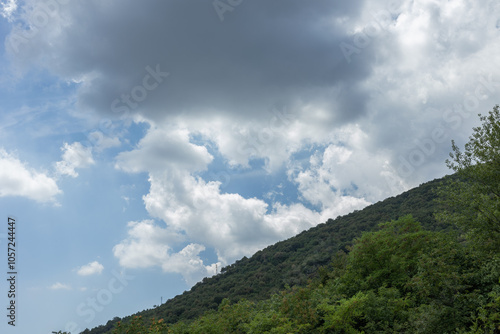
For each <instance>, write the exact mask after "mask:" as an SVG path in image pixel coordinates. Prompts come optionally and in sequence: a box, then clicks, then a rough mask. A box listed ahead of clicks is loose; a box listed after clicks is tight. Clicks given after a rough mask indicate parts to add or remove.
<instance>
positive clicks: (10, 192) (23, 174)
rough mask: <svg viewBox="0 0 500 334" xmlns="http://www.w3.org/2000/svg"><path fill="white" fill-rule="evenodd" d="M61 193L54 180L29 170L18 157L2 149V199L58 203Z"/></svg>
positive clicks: (0, 176) (0, 162)
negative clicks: (58, 195)
mask: <svg viewBox="0 0 500 334" xmlns="http://www.w3.org/2000/svg"><path fill="white" fill-rule="evenodd" d="M60 193H61V190H60V189H59V188H58V186H57V184H56V181H55V180H54V179H53V178H51V177H49V176H48V175H47V174H44V173H40V172H37V171H35V170H33V169H31V168H28V167H27V165H26V164H25V163H23V162H21V161H20V160H19V159H18V158H17V157H14V156H13V155H11V154H9V153H7V152H6V151H5V150H4V149H0V197H6V196H21V197H26V198H30V199H33V200H35V201H37V202H53V203H56V200H55V196H56V195H57V194H60Z"/></svg>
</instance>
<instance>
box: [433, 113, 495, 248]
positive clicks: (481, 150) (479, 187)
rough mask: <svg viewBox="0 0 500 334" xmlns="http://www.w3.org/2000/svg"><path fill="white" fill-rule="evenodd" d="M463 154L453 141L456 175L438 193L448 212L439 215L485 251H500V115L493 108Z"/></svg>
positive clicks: (481, 117) (453, 165) (452, 166)
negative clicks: (457, 227)
mask: <svg viewBox="0 0 500 334" xmlns="http://www.w3.org/2000/svg"><path fill="white" fill-rule="evenodd" d="M479 117H480V120H481V121H482V122H483V124H482V126H481V127H476V128H474V129H473V130H474V133H473V135H472V136H471V137H470V138H469V142H468V143H466V144H465V149H464V151H463V152H462V151H461V150H460V148H459V147H458V146H457V145H456V144H455V142H454V141H452V148H453V152H452V153H450V158H451V160H447V161H446V163H447V165H448V167H449V168H451V169H452V170H454V171H455V172H456V175H457V177H456V178H453V179H450V180H449V182H448V184H447V185H446V186H445V187H443V188H442V190H441V192H442V193H443V194H445V195H446V196H442V198H443V199H444V201H443V202H444V204H445V205H446V206H447V207H448V210H447V211H445V212H443V213H441V214H439V215H438V218H439V219H440V220H441V221H444V222H450V223H453V224H456V225H457V226H459V227H460V228H462V229H463V231H464V232H465V234H466V236H467V238H468V239H469V240H470V241H472V242H474V243H475V244H476V245H477V246H480V248H483V249H485V250H491V251H495V252H498V251H500V111H499V106H498V105H497V106H495V107H494V108H493V110H492V111H490V112H489V114H488V116H481V115H479Z"/></svg>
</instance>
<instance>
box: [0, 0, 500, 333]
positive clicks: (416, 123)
mask: <svg viewBox="0 0 500 334" xmlns="http://www.w3.org/2000/svg"><path fill="white" fill-rule="evenodd" d="M0 10H1V17H0V37H1V39H2V41H3V43H0V220H2V221H4V223H3V224H2V225H1V226H2V227H0V234H2V233H4V236H5V233H6V231H7V218H8V217H9V215H12V216H14V217H16V219H17V226H18V229H17V238H18V239H17V241H18V244H17V248H18V249H17V253H18V255H17V261H18V272H19V275H18V288H17V289H18V300H17V306H18V309H17V312H18V313H17V315H18V318H17V320H16V321H17V323H16V327H15V328H12V327H11V326H9V325H7V321H6V319H5V315H4V316H3V319H4V320H3V321H2V322H1V323H0V331H1V332H2V333H50V332H51V331H57V330H66V331H71V332H72V333H73V334H74V333H79V332H80V331H82V330H84V329H85V328H92V327H95V326H97V325H100V324H104V323H105V322H106V321H107V320H109V319H112V318H113V317H115V316H120V317H122V316H126V315H129V314H132V313H135V312H136V311H140V310H143V309H147V308H151V307H153V305H157V304H159V303H160V300H161V298H162V297H163V301H165V300H166V299H168V298H172V297H173V296H175V295H177V294H180V293H182V292H183V291H184V290H187V289H190V287H191V286H192V285H193V284H195V283H196V282H198V281H200V280H201V279H202V278H203V277H207V276H212V275H214V274H215V268H216V266H217V268H220V267H221V266H225V265H228V264H231V263H233V262H234V261H236V260H238V259H239V258H241V257H243V256H251V255H252V254H253V253H254V252H256V251H257V250H259V249H262V248H264V247H266V246H268V245H270V244H273V243H275V242H277V241H279V240H284V239H287V238H289V237H291V236H293V235H295V234H297V233H299V232H301V231H303V230H305V229H308V228H310V227H313V226H315V225H317V224H319V223H323V222H325V221H326V220H327V219H328V218H335V217H337V216H338V215H342V214H347V213H349V212H351V211H353V210H356V209H361V208H363V207H365V206H367V205H369V204H372V203H375V202H377V201H380V200H382V199H384V198H387V197H389V196H394V195H396V194H399V193H401V192H403V191H405V190H408V189H410V188H412V187H415V186H417V185H419V184H420V183H422V182H426V181H429V180H432V179H434V178H437V177H442V176H444V175H445V174H447V173H449V172H448V170H447V168H446V166H445V163H444V161H445V159H446V158H447V156H448V152H449V151H450V149H451V140H452V139H455V140H456V141H457V143H458V144H459V145H463V144H464V143H465V142H466V141H467V138H468V136H469V135H470V133H471V131H472V127H473V126H477V125H478V124H479V123H478V117H477V114H478V113H483V114H484V113H486V112H487V111H488V110H491V109H492V107H493V106H494V105H495V104H497V103H499V101H500V99H499V97H500V66H499V65H500V55H499V53H498V50H499V49H500V28H499V27H500V24H499V22H500V4H498V3H497V2H496V1H493V0H483V1H472V0H454V1H444V0H442V1H441V0H422V1H409V0H400V1H391V2H388V1H381V0H376V1H369V2H368V1H362V0H356V1H349V2H341V1H336V2H332V1H327V0H318V1H312V2H307V4H306V3H305V2H303V1H299V0H288V1H284V0H283V1H273V2H269V1H263V0H255V1H249V0H241V1H232V2H226V1H224V0H220V1H201V0H199V1H196V0H191V1H160V0H145V1H141V2H140V3H139V2H137V1H131V0H121V1H118V0H107V1H97V0H95V1H94V0H86V1H83V0H81V1H80V0H75V1H68V0H42V1H35V0H25V1H21V0H1V1H0ZM2 217H3V218H2ZM0 243H1V245H0V248H1V249H5V247H6V239H5V238H3V239H0ZM2 245H3V246H2ZM3 254H4V255H3V256H0V261H3V264H2V265H1V266H0V267H1V268H6V261H7V257H6V254H5V251H4V253H3ZM2 275H5V276H6V275H7V271H6V269H5V270H4V273H3V274H2ZM7 290H8V287H7V283H6V280H2V283H0V291H4V292H0V295H2V296H3V297H2V298H0V302H1V303H2V305H7V303H8V302H9V301H8V299H7V298H6V292H7ZM3 309H4V310H5V307H4V308H3ZM4 312H5V311H4Z"/></svg>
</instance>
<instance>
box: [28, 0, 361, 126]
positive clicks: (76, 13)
mask: <svg viewBox="0 0 500 334" xmlns="http://www.w3.org/2000/svg"><path fill="white" fill-rule="evenodd" d="M362 3H363V1H349V2H343V1H326V0H324V1H314V2H303V1H299V0H295V1H272V2H270V1H243V2H241V4H240V5H239V6H237V7H234V10H233V11H228V12H226V13H224V21H221V20H220V18H219V15H218V14H217V12H216V10H215V9H214V6H213V4H212V2H211V1H152V0H147V1H141V2H137V1H131V0H127V1H106V2H98V1H76V2H71V3H68V4H66V5H61V6H60V11H61V15H60V17H61V18H60V20H61V22H66V23H63V24H62V25H63V27H62V29H60V30H58V31H55V30H51V32H52V33H50V34H49V33H47V34H45V35H43V34H40V35H39V36H37V38H38V39H39V40H38V41H37V43H32V44H31V45H27V48H25V49H24V50H25V52H30V53H35V54H40V55H41V56H40V57H43V58H44V59H45V60H44V62H45V66H47V67H48V68H49V69H50V70H52V71H53V72H55V73H57V74H58V75H62V76H64V77H66V78H81V77H84V78H85V85H83V86H82V87H81V89H80V92H79V103H80V107H82V110H93V111H97V112H99V113H101V114H102V115H104V116H106V117H109V116H110V115H113V112H112V110H111V104H112V102H113V101H114V100H115V99H117V98H118V99H119V100H120V103H119V104H118V103H115V104H114V106H115V109H119V110H120V111H124V110H125V108H123V107H125V106H126V108H127V109H130V110H131V111H132V112H136V111H139V110H140V111H141V112H142V113H144V114H145V115H147V116H148V117H150V118H152V119H159V118H162V117H163V116H164V115H172V114H180V113H194V114H198V113H200V114H202V113H206V112H207V110H217V111H219V112H221V113H225V114H227V115H233V116H234V117H236V118H241V117H243V118H244V119H248V117H258V116H259V115H260V114H262V113H263V112H266V111H267V110H268V108H269V107H270V106H272V105H273V104H274V103H276V102H281V103H285V104H286V103H292V102H293V101H297V100H301V101H303V102H304V103H315V102H320V103H321V104H322V105H323V106H326V108H327V109H329V110H330V112H332V113H335V114H337V113H339V115H338V117H334V118H333V119H336V120H337V121H339V120H342V121H346V120H351V119H352V118H353V116H352V115H355V116H358V115H360V114H363V113H364V108H365V106H364V103H365V102H364V101H365V100H366V96H365V94H364V92H363V91H362V90H360V89H358V88H357V85H355V84H354V85H351V84H350V83H355V82H358V81H362V80H363V79H364V78H366V77H367V76H368V75H369V74H370V73H371V68H370V65H369V62H370V60H369V57H368V56H367V55H369V53H368V52H366V53H365V56H366V57H365V58H360V59H361V60H359V61H358V62H357V63H356V65H355V66H347V64H346V62H345V58H344V55H343V54H342V52H341V50H340V48H339V43H340V42H341V41H342V40H345V39H346V38H348V37H349V36H348V35H347V34H346V32H345V31H344V30H343V29H342V27H340V26H339V23H336V22H337V21H336V20H337V19H338V18H341V17H347V18H349V19H352V20H354V19H356V17H357V15H358V14H359V13H358V12H359V10H360V8H362ZM50 24H51V22H49V25H50ZM54 24H55V23H54ZM21 57H22V56H21ZM147 66H149V67H150V68H153V69H155V68H156V67H157V66H158V67H159V69H160V71H164V72H169V74H170V75H169V77H168V78H167V79H165V80H164V81H163V82H161V83H160V85H158V87H157V88H155V89H152V90H145V89H141V88H140V87H141V86H143V87H144V85H143V79H144V77H145V76H146V75H147V74H148V71H147V70H146V67H147ZM91 78H92V79H91ZM153 83H154V82H153V81H151V84H153ZM337 85H341V86H342V87H344V88H342V89H343V92H344V93H345V94H343V95H342V96H340V97H339V100H338V101H334V100H332V99H331V98H330V97H329V96H325V94H324V90H323V89H328V88H332V87H336V86H337ZM137 86H139V88H136V90H135V91H133V89H134V87H137ZM347 86H349V87H348V88H347ZM311 87H313V88H315V89H316V90H315V92H314V91H313V90H312V89H310V88H311ZM131 93H135V94H134V96H135V98H134V97H132V98H131V100H132V101H131V102H128V103H127V102H126V101H125V100H123V101H122V98H121V95H122V94H131ZM144 93H146V94H147V97H145V95H146V94H144ZM136 105H137V106H136ZM131 106H132V107H131ZM339 106H340V108H339ZM117 107H122V108H117Z"/></svg>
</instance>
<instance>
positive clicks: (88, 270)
mask: <svg viewBox="0 0 500 334" xmlns="http://www.w3.org/2000/svg"><path fill="white" fill-rule="evenodd" d="M103 270H104V266H103V265H102V264H100V263H99V262H97V261H94V262H90V263H89V264H86V265H84V266H81V267H80V268H78V270H77V272H76V273H77V274H78V275H80V276H90V275H95V274H100V273H102V271H103Z"/></svg>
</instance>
